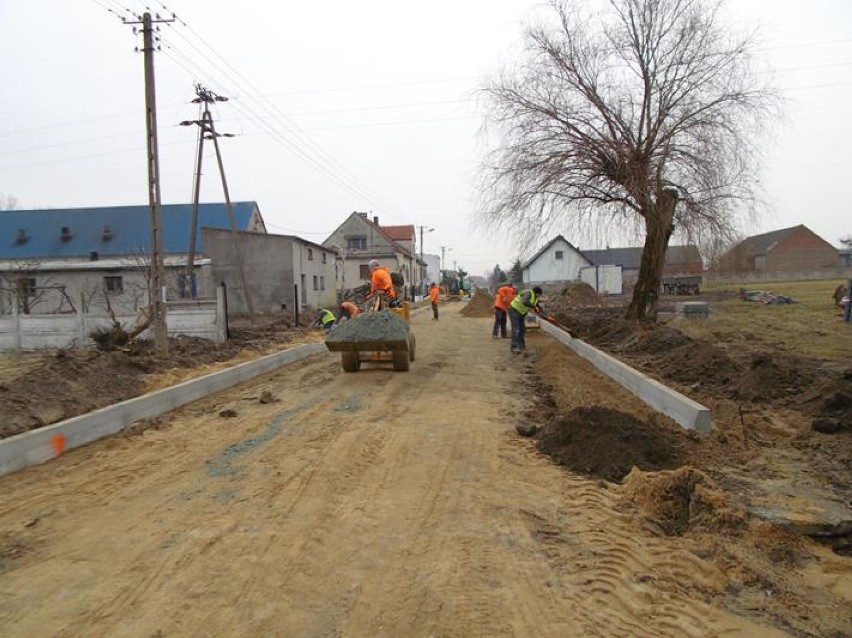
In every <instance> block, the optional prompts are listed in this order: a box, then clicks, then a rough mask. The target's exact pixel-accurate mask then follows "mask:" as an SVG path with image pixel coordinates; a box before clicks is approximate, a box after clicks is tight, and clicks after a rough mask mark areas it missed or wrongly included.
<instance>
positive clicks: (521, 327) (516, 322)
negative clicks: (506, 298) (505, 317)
mask: <svg viewBox="0 0 852 638" xmlns="http://www.w3.org/2000/svg"><path fill="white" fill-rule="evenodd" d="M540 294H541V288H540V287H539V286H536V287H535V288H533V289H532V290H522V291H521V292H519V293H518V294H517V295H516V296H515V298H514V299H513V300H512V303H510V304H509V321H511V322H512V345H511V351H512V352H513V353H515V354H518V353H520V352H523V351H524V350H526V349H527V344H526V340H525V336H526V332H527V313H528V312H529V311H530V310H532V311H533V312H535V313H536V314H538V315H545V312H544V309H543V308H542V307H541V305H540V304H539V302H538V297H539V295H540Z"/></svg>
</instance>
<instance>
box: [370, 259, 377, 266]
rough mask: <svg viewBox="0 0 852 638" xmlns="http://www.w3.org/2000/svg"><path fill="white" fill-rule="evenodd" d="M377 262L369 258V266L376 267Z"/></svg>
mask: <svg viewBox="0 0 852 638" xmlns="http://www.w3.org/2000/svg"><path fill="white" fill-rule="evenodd" d="M378 266H379V262H378V261H377V260H375V259H371V260H370V268H378Z"/></svg>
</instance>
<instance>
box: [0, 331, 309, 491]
mask: <svg viewBox="0 0 852 638" xmlns="http://www.w3.org/2000/svg"><path fill="white" fill-rule="evenodd" d="M319 352H326V349H325V344H324V343H309V344H305V345H302V346H296V347H295V348H290V349H289V350H284V351H283V352H276V353H274V354H270V355H267V356H265V357H262V358H260V359H256V360H254V361H248V362H246V363H241V364H239V365H236V366H234V367H233V368H228V369H227V370H222V371H220V372H213V373H211V374H207V375H205V376H203V377H198V378H197V379H190V380H189V381H184V382H183V383H179V384H178V385H174V386H172V387H170V388H165V389H163V390H157V391H156V392H150V393H148V394H144V395H142V396H141V397H136V398H135V399H128V400H127V401H122V402H121V403H116V404H115V405H111V406H108V407H105V408H101V409H99V410H95V411H94V412H89V413H88V414H82V415H80V416H76V417H73V418H71V419H66V420H65V421H60V422H59V423H54V424H53V425H48V426H46V427H43V428H39V429H38V430H31V431H29V432H22V433H21V434H17V435H15V436H12V437H9V438H8V439H3V440H2V441H0V476H3V475H5V474H9V473H11V472H16V471H17V470H21V469H23V468H25V467H29V466H30V465H38V464H39V463H44V462H45V461H49V460H51V459H53V458H55V457H56V456H58V454H59V453H61V451H63V450H70V449H71V448H75V447H80V446H81V445H86V444H87V443H91V442H92V441H97V440H98V439H101V438H103V437H105V436H109V435H111V434H115V433H116V432H120V431H121V430H123V429H124V428H125V427H127V426H128V425H130V424H131V423H133V422H134V421H138V420H140V419H149V418H151V417H155V416H158V415H160V414H163V413H165V412H168V411H170V410H173V409H175V408H177V407H179V406H182V405H185V404H187V403H191V402H192V401H196V400H198V399H201V398H203V397H206V396H207V395H210V394H214V393H215V392H219V391H220V390H224V389H225V388H229V387H231V386H234V385H237V384H239V383H242V382H244V381H248V380H249V379H253V378H254V377H257V376H260V375H262V374H265V373H267V372H271V371H272V370H275V369H277V368H279V367H281V366H283V365H285V364H288V363H292V362H294V361H298V360H299V359H303V358H305V357H307V356H309V355H312V354H316V353H319Z"/></svg>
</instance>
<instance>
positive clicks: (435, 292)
mask: <svg viewBox="0 0 852 638" xmlns="http://www.w3.org/2000/svg"><path fill="white" fill-rule="evenodd" d="M440 300H441V289H440V288H439V287H438V284H436V283H435V282H434V281H433V282H432V285H431V286H430V287H429V302H430V303H431V304H432V319H434V320H435V321H437V320H438V302H439V301H440Z"/></svg>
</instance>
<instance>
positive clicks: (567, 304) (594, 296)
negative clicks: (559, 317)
mask: <svg viewBox="0 0 852 638" xmlns="http://www.w3.org/2000/svg"><path fill="white" fill-rule="evenodd" d="M603 305H604V302H603V299H602V298H601V296H600V295H599V294H598V293H597V292H596V291H595V289H594V288H592V287H591V286H590V285H589V284H586V283H582V282H579V281H572V282H570V283H568V284H566V285H565V287H563V288H562V289H560V290H554V291H551V290H548V291H547V308H548V310H550V309H551V308H552V307H553V308H557V307H558V308H588V307H592V308H596V307H600V306H603Z"/></svg>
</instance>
